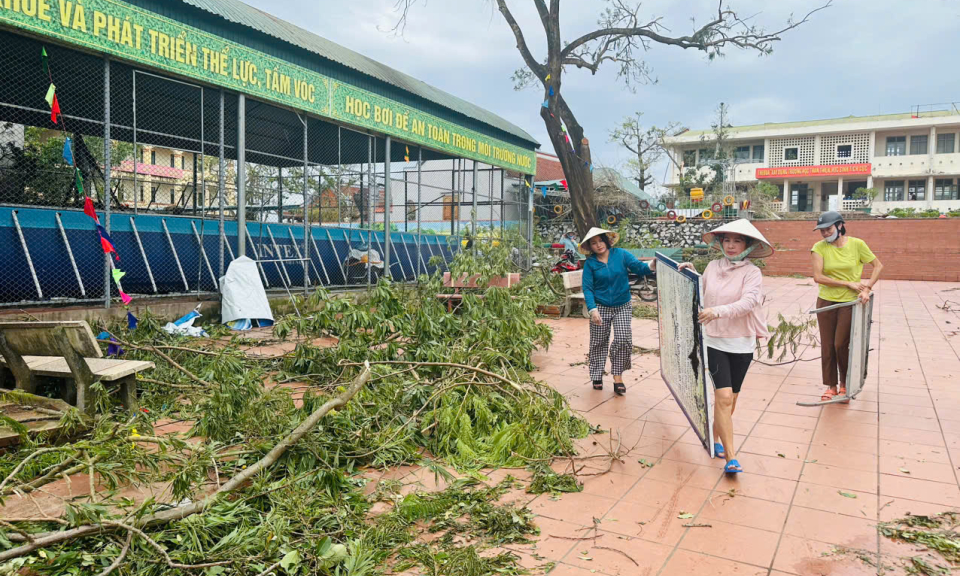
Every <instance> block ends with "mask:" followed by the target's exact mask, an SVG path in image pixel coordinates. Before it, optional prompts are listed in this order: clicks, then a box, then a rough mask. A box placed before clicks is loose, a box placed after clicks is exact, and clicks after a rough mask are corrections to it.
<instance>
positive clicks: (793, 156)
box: [783, 146, 800, 160]
mask: <svg viewBox="0 0 960 576" xmlns="http://www.w3.org/2000/svg"><path fill="white" fill-rule="evenodd" d="M799 158H800V149H799V148H797V147H796V146H792V147H790V148H784V149H783V159H784V160H798V159H799Z"/></svg>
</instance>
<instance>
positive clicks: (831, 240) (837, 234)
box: [824, 228, 840, 244]
mask: <svg viewBox="0 0 960 576" xmlns="http://www.w3.org/2000/svg"><path fill="white" fill-rule="evenodd" d="M839 237H840V230H838V229H836V228H834V229H833V234H831V235H829V236H827V237H826V238H824V240H826V241H827V242H829V243H830V244H833V243H834V242H836V241H837V238H839Z"/></svg>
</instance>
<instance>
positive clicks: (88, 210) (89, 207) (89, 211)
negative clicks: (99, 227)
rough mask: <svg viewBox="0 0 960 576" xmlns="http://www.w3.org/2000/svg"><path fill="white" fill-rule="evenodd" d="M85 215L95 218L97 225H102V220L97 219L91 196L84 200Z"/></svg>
mask: <svg viewBox="0 0 960 576" xmlns="http://www.w3.org/2000/svg"><path fill="white" fill-rule="evenodd" d="M83 213H84V214H86V215H87V216H89V217H91V218H93V221H94V222H96V223H97V224H99V223H100V218H97V211H96V210H94V208H93V200H91V199H90V197H89V196H87V197H86V198H84V200H83Z"/></svg>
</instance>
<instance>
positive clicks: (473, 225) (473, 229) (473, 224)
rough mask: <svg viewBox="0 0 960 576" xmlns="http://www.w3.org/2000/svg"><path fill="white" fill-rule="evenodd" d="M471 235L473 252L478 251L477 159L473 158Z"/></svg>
mask: <svg viewBox="0 0 960 576" xmlns="http://www.w3.org/2000/svg"><path fill="white" fill-rule="evenodd" d="M470 235H471V236H473V238H471V242H473V253H474V254H476V253H477V161H476V160H473V210H472V211H471V214H470Z"/></svg>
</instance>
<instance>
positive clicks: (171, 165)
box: [170, 154, 176, 168]
mask: <svg viewBox="0 0 960 576" xmlns="http://www.w3.org/2000/svg"><path fill="white" fill-rule="evenodd" d="M174 160H176V157H174V155H173V154H171V155H170V167H171V168H173V167H174V166H173V162H174Z"/></svg>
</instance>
